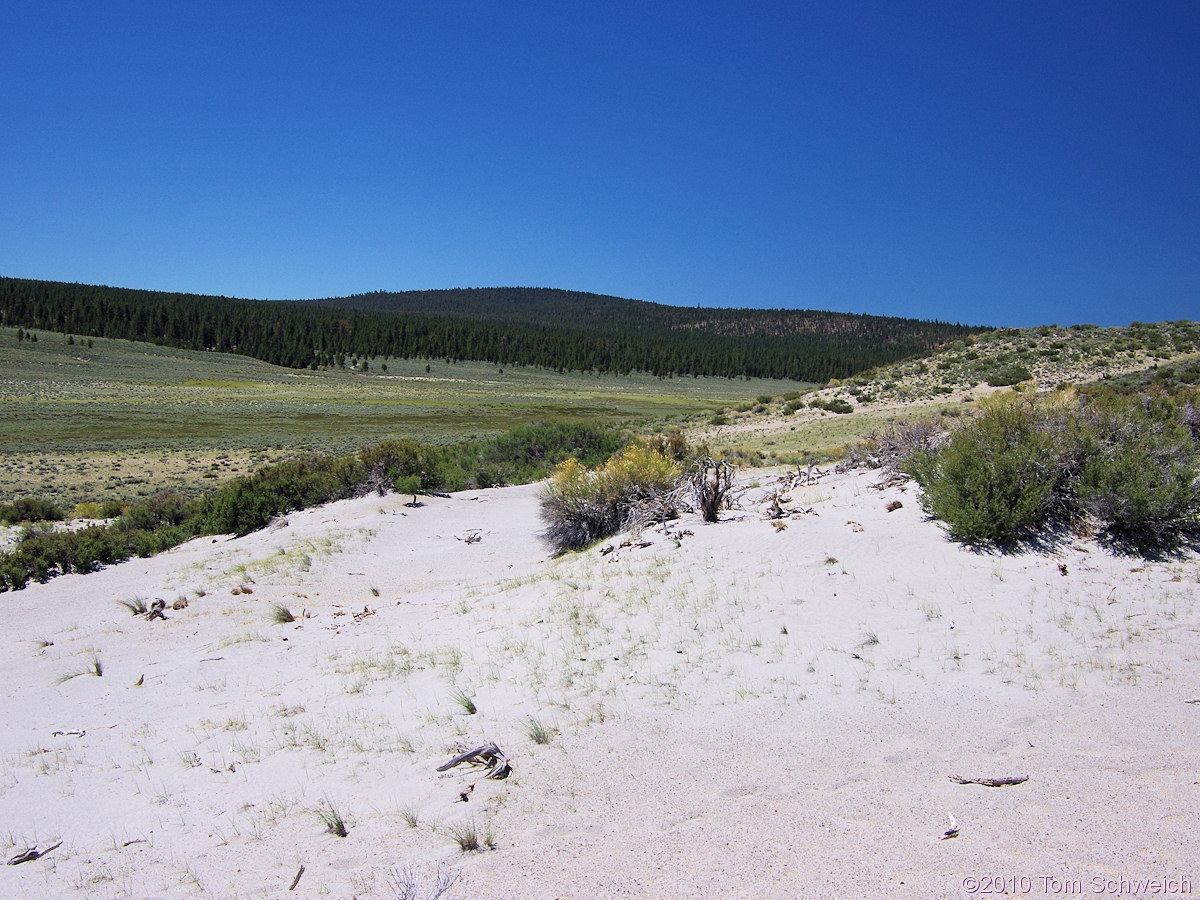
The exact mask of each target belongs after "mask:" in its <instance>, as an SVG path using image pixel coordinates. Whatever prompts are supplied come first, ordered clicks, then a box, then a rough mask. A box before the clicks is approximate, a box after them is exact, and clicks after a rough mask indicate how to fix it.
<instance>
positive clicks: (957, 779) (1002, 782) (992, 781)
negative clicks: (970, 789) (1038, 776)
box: [950, 775, 1029, 788]
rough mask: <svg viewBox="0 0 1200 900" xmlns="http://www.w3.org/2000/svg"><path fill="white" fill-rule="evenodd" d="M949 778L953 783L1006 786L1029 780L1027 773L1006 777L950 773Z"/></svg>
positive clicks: (995, 786) (992, 786)
mask: <svg viewBox="0 0 1200 900" xmlns="http://www.w3.org/2000/svg"><path fill="white" fill-rule="evenodd" d="M950 780H951V781H953V782H954V783H955V784H981V785H983V786H984V787H990V788H997V787H1008V786H1010V785H1014V784H1024V783H1025V782H1027V781H1028V780H1029V776H1028V775H1016V776H1010V777H1006V778H963V777H962V776H961V775H951V776H950Z"/></svg>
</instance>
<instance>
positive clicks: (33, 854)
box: [8, 841, 62, 866]
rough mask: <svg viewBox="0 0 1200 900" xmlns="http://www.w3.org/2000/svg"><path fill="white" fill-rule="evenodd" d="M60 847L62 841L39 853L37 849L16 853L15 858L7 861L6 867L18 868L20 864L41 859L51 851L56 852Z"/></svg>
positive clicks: (32, 848) (31, 848)
mask: <svg viewBox="0 0 1200 900" xmlns="http://www.w3.org/2000/svg"><path fill="white" fill-rule="evenodd" d="M61 846H62V841H59V842H58V843H57V844H51V845H50V846H49V847H47V848H46V849H45V850H41V851H39V850H38V848H37V847H30V848H29V849H28V850H25V851H23V852H21V853H18V854H17V855H16V856H14V857H13V858H12V859H10V860H9V861H8V865H10V866H19V865H20V864H21V863H27V862H33V861H34V860H35V859H41V858H42V857H43V856H45V855H46V854H47V853H49V852H50V851H51V850H56V849H58V848H59V847H61Z"/></svg>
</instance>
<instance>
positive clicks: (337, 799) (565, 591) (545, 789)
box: [0, 473, 1200, 898]
mask: <svg viewBox="0 0 1200 900" xmlns="http://www.w3.org/2000/svg"><path fill="white" fill-rule="evenodd" d="M751 477H757V478H759V480H760V481H761V482H762V487H761V488H759V489H756V490H749V491H747V493H746V494H745V495H744V497H743V500H742V508H741V509H737V510H733V511H731V512H730V513H729V514H728V515H727V516H726V519H725V520H724V521H722V522H720V523H717V524H714V525H705V524H703V523H701V522H699V521H697V520H696V519H695V518H694V517H686V518H685V519H683V520H681V521H679V522H675V523H670V524H669V526H668V529H667V530H668V531H669V532H672V533H677V532H679V531H680V530H681V529H683V530H689V531H691V532H693V534H691V535H685V536H683V537H682V539H681V540H679V541H678V544H677V542H676V541H675V540H671V539H669V538H668V537H667V536H666V535H664V534H663V533H662V531H660V530H648V531H646V532H644V533H643V534H642V535H641V536H640V539H641V540H648V541H651V542H652V544H651V546H648V547H634V546H631V547H626V548H618V549H617V550H616V551H615V552H613V553H611V554H608V555H602V554H601V552H600V550H601V548H599V547H597V548H595V549H593V550H590V551H588V552H586V553H583V554H578V555H572V556H568V557H564V558H561V559H557V560H555V559H551V558H550V557H549V556H548V554H547V552H546V550H545V548H544V546H543V545H542V544H541V543H540V542H539V540H538V539H537V538H536V533H537V531H538V529H539V522H538V519H537V502H536V488H535V487H532V486H529V487H519V488H509V489H503V490H494V491H482V492H471V493H465V494H457V495H455V496H454V497H452V498H450V499H426V500H425V502H424V506H422V507H421V508H418V509H410V508H406V507H405V506H404V501H405V500H406V499H407V498H403V497H396V496H389V497H386V498H379V497H367V498H363V499H361V500H353V501H345V502H341V503H336V504H333V505H331V506H328V507H324V508H321V509H317V510H310V511H307V512H303V513H297V514H293V515H291V516H289V518H288V525H287V527H277V528H274V529H272V530H268V531H265V532H262V533H259V534H255V535H251V536H248V537H245V538H241V539H237V540H234V539H229V538H220V539H218V540H217V541H215V542H214V541H212V540H211V539H208V538H205V539H201V540H197V541H193V542H192V543H190V544H188V545H186V546H184V547H180V548H177V549H176V550H174V551H172V552H170V553H167V554H164V555H162V556H160V557H157V558H154V559H149V560H133V561H130V562H128V563H125V564H122V565H119V566H113V567H111V568H109V569H106V570H104V571H102V572H98V573H95V574H92V575H87V576H67V577H63V578H58V579H55V580H53V581H51V582H50V583H48V584H45V585H34V586H31V587H30V588H28V589H26V590H24V591H21V592H17V593H14V594H6V595H0V604H3V608H4V610H5V622H6V626H5V631H4V639H3V642H2V643H0V672H2V674H3V683H4V688H3V716H4V723H5V728H4V731H3V736H2V737H0V824H2V825H3V828H4V831H0V838H2V839H3V840H4V841H5V842H6V843H7V845H8V848H7V856H9V857H11V856H13V855H15V854H16V853H18V852H20V851H22V850H24V849H26V848H27V847H33V846H36V847H38V848H45V847H48V846H50V845H52V844H54V843H55V842H57V841H60V840H61V841H62V844H61V846H59V847H58V848H57V849H55V850H53V851H52V852H50V853H49V854H48V855H47V856H45V857H43V858H41V859H37V860H35V861H32V862H28V863H24V864H21V865H14V866H4V867H0V896H3V897H14V898H15V897H74V896H89V897H139V898H141V897H192V896H212V897H220V898H226V897H235V896H236V897H241V898H247V897H316V896H331V897H358V898H369V897H395V896H402V894H401V893H400V891H399V889H398V887H397V878H398V876H399V870H400V869H402V868H404V867H408V868H409V870H410V876H411V877H412V878H413V879H417V880H421V881H422V882H423V886H422V893H418V896H421V897H424V896H428V895H429V892H430V890H431V888H432V885H433V874H434V872H435V871H436V869H437V867H438V866H439V864H440V865H441V866H442V867H443V870H444V871H447V872H454V873H457V874H458V875H459V877H460V880H459V882H458V884H457V885H456V886H455V887H453V888H452V889H451V890H450V891H448V892H447V893H446V894H445V896H446V897H447V898H466V897H514V898H515V897H522V898H524V897H545V898H552V897H579V898H592V897H884V896H886V897H960V896H972V894H971V893H970V889H971V888H973V887H975V883H973V882H967V883H966V887H965V888H964V878H970V877H979V878H980V879H986V877H987V876H995V875H1001V876H1007V877H1008V878H1010V879H1011V878H1013V877H1016V878H1018V879H1025V880H1024V881H1021V882H1018V883H1017V885H1016V888H1017V890H1011V891H1010V894H1015V895H1026V896H1057V895H1062V894H1063V893H1064V892H1066V890H1065V889H1069V888H1070V887H1071V886H1072V885H1071V883H1072V882H1078V885H1079V887H1080V890H1079V891H1078V892H1077V893H1079V894H1083V895H1086V896H1126V895H1128V896H1133V895H1134V886H1135V884H1136V881H1137V880H1139V879H1141V880H1144V879H1150V878H1160V879H1162V878H1165V877H1175V878H1180V877H1187V878H1190V879H1191V881H1190V882H1187V883H1185V884H1183V885H1180V884H1179V882H1175V886H1176V888H1178V887H1181V886H1182V887H1189V888H1190V890H1192V891H1197V890H1200V871H1198V870H1200V865H1198V862H1200V838H1198V837H1197V834H1198V833H1200V828H1198V826H1200V813H1198V810H1200V784H1198V782H1200V766H1198V764H1197V759H1198V755H1197V752H1198V751H1200V704H1190V703H1188V702H1187V701H1189V700H1194V699H1200V607H1198V604H1197V596H1198V589H1197V587H1198V586H1197V575H1198V570H1197V566H1196V562H1195V559H1194V558H1192V557H1188V558H1185V559H1178V560H1167V561H1162V562H1150V563H1146V562H1143V561H1141V560H1137V559H1132V558H1123V557H1115V556H1113V555H1111V554H1110V553H1108V552H1107V551H1105V550H1104V549H1102V548H1100V547H1098V546H1097V545H1096V544H1095V543H1093V542H1089V541H1083V540H1080V541H1075V542H1072V543H1071V544H1069V545H1067V546H1064V547H1061V548H1059V549H1058V550H1057V552H1056V554H1055V555H1033V554H1027V555H1017V556H995V555H986V554H976V553H972V552H970V551H968V550H964V549H962V548H961V547H959V546H957V545H955V544H952V543H950V542H948V541H947V540H946V539H945V537H944V536H943V533H942V531H941V530H940V528H939V527H938V526H937V525H936V524H935V523H932V522H928V521H926V520H924V518H923V516H922V515H921V513H920V509H919V506H918V504H917V502H916V497H915V496H914V491H913V489H912V487H911V486H910V487H909V489H907V490H901V489H898V488H892V489H889V490H887V491H884V492H878V491H876V490H873V489H872V488H871V487H870V485H871V483H872V481H873V479H874V477H875V476H874V474H873V473H858V474H850V475H844V476H833V475H830V476H827V477H825V478H824V479H822V480H821V481H820V482H819V483H817V484H815V485H811V486H805V487H799V488H796V489H793V490H791V491H790V503H788V504H787V506H788V507H789V508H791V509H808V508H809V507H811V508H812V513H811V514H803V515H797V516H794V517H792V518H790V519H788V520H787V528H786V529H785V530H782V531H778V532H777V531H776V529H775V527H773V526H772V525H771V524H770V523H769V522H768V521H766V518H765V515H764V508H765V507H764V506H763V504H762V502H761V501H762V500H763V497H764V494H765V493H766V492H767V491H768V490H769V489H770V488H772V487H773V484H772V483H771V482H772V481H773V479H774V476H771V475H768V474H765V473H760V474H758V475H754V476H744V477H743V481H748V480H749V479H750V478H751ZM896 499H899V500H901V501H902V502H903V504H904V505H903V507H902V508H900V509H898V510H896V511H895V512H891V513H889V512H887V511H886V509H885V505H886V504H887V503H888V502H890V501H892V500H896ZM472 529H478V530H479V535H480V538H481V539H480V540H479V541H478V542H474V543H468V542H467V541H465V540H460V539H459V538H464V537H466V536H467V535H468V534H469V532H470V531H471V530H472ZM625 539H627V537H623V538H620V539H617V540H615V541H613V542H612V543H613V545H614V546H615V545H618V544H620V543H621V542H622V541H623V540H625ZM1060 565H1062V566H1065V567H1066V574H1065V575H1064V574H1062V571H1061V569H1060ZM241 586H246V587H249V588H250V590H251V591H252V593H244V592H239V593H238V594H236V595H235V594H234V593H233V591H234V589H235V588H238V589H240V587H241ZM372 589H374V591H377V592H378V596H376V595H375V593H373V591H372ZM199 591H203V592H204V593H203V596H198V592H199ZM134 597H142V598H145V599H146V600H147V601H150V600H152V599H153V598H155V597H161V598H163V599H164V600H166V601H167V603H168V604H171V603H172V602H174V601H175V600H176V599H177V598H179V597H186V598H188V600H189V605H188V606H187V607H186V608H185V609H181V610H178V611H172V610H169V611H168V613H167V615H168V616H169V617H170V618H169V620H168V621H166V622H162V621H155V622H146V621H144V620H143V619H141V618H134V617H132V616H131V615H130V614H129V612H128V611H127V610H125V609H123V608H122V607H121V606H119V605H118V602H117V601H119V600H129V599H132V598H134ZM276 602H279V603H284V604H286V605H287V606H288V607H289V608H290V609H291V610H292V611H293V612H294V613H296V614H297V616H299V615H300V613H301V612H302V611H307V612H308V613H309V614H311V617H310V618H304V619H299V620H298V621H297V623H295V624H290V625H278V624H274V623H273V622H272V620H271V617H270V607H271V604H272V603H276ZM364 609H369V611H370V612H371V613H372V614H371V615H367V616H360V617H359V618H357V619H356V618H355V616H354V614H355V613H362V612H363V611H364ZM785 628H786V633H783V629H785ZM43 640H47V641H53V645H52V646H48V647H44V648H42V647H40V646H39V644H40V642H41V641H43ZM93 658H97V659H99V660H100V662H101V664H102V671H103V675H102V676H101V677H96V676H95V675H93V674H83V675H79V676H78V677H74V678H71V679H69V680H66V681H63V682H61V683H59V679H60V678H61V677H62V676H64V675H69V674H71V673H73V672H79V671H82V670H84V669H85V668H86V667H88V666H89V665H90V664H91V662H92V660H93ZM143 676H144V678H143ZM139 679H143V682H142V685H141V686H135V683H136V682H138V680H139ZM456 689H457V690H462V691H464V692H466V693H467V694H469V695H470V696H472V697H473V698H474V700H475V702H476V704H477V706H478V713H477V714H475V715H468V714H466V712H465V711H464V710H463V709H462V708H461V707H460V706H459V705H458V704H457V703H456V702H455V700H454V692H455V690H456ZM530 719H536V720H538V721H539V722H541V723H542V724H544V725H545V726H547V727H548V728H551V729H557V733H556V734H554V735H553V739H552V740H551V742H550V743H549V744H546V745H539V744H535V743H534V742H533V741H532V740H531V739H530V737H529V735H528V724H529V721H530ZM487 740H495V741H497V742H498V743H499V744H500V746H501V747H502V748H503V749H504V750H505V751H506V752H507V753H508V755H509V756H510V757H511V759H512V761H513V765H514V767H515V772H514V774H513V776H512V777H511V778H509V779H508V780H507V781H501V782H493V781H488V780H485V779H483V778H480V777H478V775H477V774H472V773H471V772H470V771H467V770H465V767H462V768H459V769H456V770H453V771H451V772H448V773H445V774H441V775H439V774H438V773H436V771H435V769H436V768H437V766H438V765H439V764H441V763H442V762H445V761H446V760H447V759H448V758H449V757H450V756H451V755H452V753H453V752H454V748H455V746H456V745H458V744H460V743H462V744H466V745H476V744H481V743H483V742H485V741H487ZM955 774H959V775H963V776H967V777H992V778H995V777H1002V776H1016V775H1022V776H1024V775H1027V776H1029V780H1028V781H1027V782H1026V783H1024V784H1021V785H1018V786H1012V787H1000V788H987V787H981V786H978V785H959V784H955V783H953V782H951V781H950V779H949V776H951V775H955ZM472 783H474V785H475V787H474V790H473V791H472V792H471V793H470V794H469V795H468V796H469V799H468V800H467V801H466V802H461V801H459V799H458V797H459V793H460V792H461V791H463V790H464V789H465V788H466V787H467V785H469V784H472ZM327 802H328V803H331V804H332V805H333V806H334V807H336V809H337V810H338V811H339V812H340V813H341V815H342V817H343V818H344V821H345V823H346V825H347V828H348V830H349V836H348V837H345V838H339V837H336V836H334V835H332V834H329V833H327V832H326V831H325V827H324V824H323V823H322V821H321V819H320V818H319V817H318V815H317V813H316V812H315V811H316V810H318V809H321V808H323V805H324V804H325V803H327ZM406 813H408V814H415V815H416V817H417V819H418V824H417V826H416V827H415V828H410V827H408V825H407V824H406V822H405V819H404V816H405V814H406ZM948 814H950V815H953V817H954V818H955V820H956V821H957V823H958V826H959V829H960V832H959V835H958V836H957V837H955V838H953V839H950V840H942V839H941V838H942V836H943V834H944V832H945V831H946V829H948V828H949V827H950V821H949V818H948ZM472 821H473V822H474V823H476V824H477V826H478V830H479V831H480V833H483V832H485V831H491V832H493V833H494V837H495V844H496V849H495V850H492V851H488V852H477V853H469V854H464V853H462V852H460V850H459V848H458V846H457V845H456V844H455V842H454V841H453V840H452V838H451V837H449V836H448V835H449V832H450V831H451V830H452V829H453V828H454V827H456V826H461V825H462V824H465V823H468V822H472ZM301 865H303V866H304V867H305V872H304V875H303V877H302V878H301V880H300V882H299V885H298V886H297V888H296V890H295V892H289V891H288V887H289V885H290V884H291V882H292V879H293V878H294V877H295V875H296V873H297V871H298V869H299V867H300V866H301ZM1051 878H1057V879H1060V881H1059V882H1054V881H1049V880H1046V879H1051ZM1122 878H1123V879H1125V883H1124V884H1121V883H1116V884H1110V883H1109V882H1110V881H1116V880H1118V879H1122ZM987 886H988V883H987V882H986V881H981V882H980V883H979V885H978V887H979V890H978V893H979V894H982V893H984V889H985V888H986V887H987ZM1163 886H1164V887H1169V886H1170V885H1163ZM995 887H999V885H998V884H997V885H995ZM1097 887H1099V888H1101V890H1100V891H1099V892H1098V891H1097V890H1096V888H1097ZM1108 887H1114V888H1127V890H1126V892H1125V893H1124V894H1122V893H1121V892H1120V891H1115V892H1106V891H1105V889H1106V888H1108ZM996 892H997V891H992V893H996ZM1143 893H1150V891H1149V889H1148V888H1147V889H1146V890H1144V891H1143ZM1175 893H1180V891H1179V890H1176V891H1175Z"/></svg>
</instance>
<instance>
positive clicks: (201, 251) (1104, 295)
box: [0, 0, 1200, 325]
mask: <svg viewBox="0 0 1200 900" xmlns="http://www.w3.org/2000/svg"><path fill="white" fill-rule="evenodd" d="M0 35H3V46H4V52H3V53H0V121H3V123H4V139H3V142H2V143H0V274H3V275H13V276H20V277H31V278H47V279H53V280H61V281H79V282H87V283H103V284H113V285H120V286H124V287H139V288H150V289H157V290H178V291H192V292H199V293H211V294H224V295H227V296H244V297H259V298H272V299H280V298H302V297H321V296H331V295H341V294H349V293H355V292H361V291H369V290H375V289H386V290H405V289H413V288H440V287H467V286H490V285H532V286H546V287H561V288H568V289H573V290H585V291H595V292H598V293H606V294H615V295H618V296H624V297H636V298H639V299H645V300H653V301H657V302H663V303H674V304H686V305H696V304H699V305H703V306H758V307H798V308H813V309H832V310H843V311H848V312H869V313H878V314H887V315H908V316H918V317H922V318H940V319H943V320H950V321H960V322H969V323H990V324H1001V325H1034V324H1043V323H1051V322H1056V323H1059V324H1063V325H1067V324H1073V323H1076V322H1096V323H1098V324H1103V325H1110V324H1127V323H1128V322H1130V321H1133V320H1142V321H1160V320H1165V319H1172V320H1173V319H1180V318H1191V319H1200V3H1196V2H1194V0H1192V2H1176V3H1160V2H1153V0H1150V2H1138V3H1133V2H1129V3H1109V2H1103V0H1100V2H1095V0H1093V2H1086V3H1083V2H1080V3H1076V2H1063V3H1054V2H1045V0H1042V2H1037V3H1025V2H1019V0H1018V2H1014V0H1006V2H992V0H982V2H970V3H962V2H955V3H949V2H947V3H896V2H894V0H893V2H861V3H847V2H844V0H843V2H838V3H827V2H813V3H786V4H784V3H770V4H750V6H749V7H746V6H745V5H735V4H732V3H729V4H724V3H705V2H689V3H656V4H651V3H644V2H643V3H625V2H619V0H617V2H605V3H563V2H561V0H559V2H552V3H542V2H525V3H521V4H505V3H466V2H454V0H446V2H441V3H436V4H434V3H430V4H415V3H403V2H393V3H353V2H349V3H342V4H303V3H294V4H284V3H256V2H239V3H225V2H221V0H214V2H208V3H179V4H166V3H161V2H147V3H132V2H111V3H110V2H106V3H90V2H83V3H71V4H65V3H57V2H48V3H37V4H34V3H15V2H9V3H5V4H2V5H0Z"/></svg>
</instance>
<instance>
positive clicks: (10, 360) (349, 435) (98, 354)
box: [0, 329, 797, 505]
mask: <svg viewBox="0 0 1200 900" xmlns="http://www.w3.org/2000/svg"><path fill="white" fill-rule="evenodd" d="M86 340H87V339H83V338H76V339H75V342H74V343H68V339H67V336H65V335H61V334H54V333H50V332H42V333H41V334H40V339H39V340H38V341H36V342H31V341H28V340H25V341H21V342H18V341H17V340H16V329H0V413H2V414H0V498H4V499H10V498H12V497H13V496H15V495H18V494H20V495H24V494H35V495H38V496H42V497H46V498H48V499H51V500H55V501H56V502H59V503H62V504H68V505H74V504H75V503H77V502H80V501H83V500H107V499H118V500H133V499H137V498H139V497H145V496H149V495H152V494H154V493H156V492H157V491H159V490H161V489H164V488H166V489H170V490H173V491H177V492H180V493H184V494H194V493H196V492H197V491H199V490H201V489H203V488H204V487H208V486H212V485H215V484H217V483H219V482H221V481H224V480H226V479H228V478H230V477H232V476H234V475H238V474H245V473H248V472H251V471H253V470H255V469H257V468H259V467H260V466H262V465H264V464H266V463H269V462H274V461H276V460H279V459H284V458H289V457H294V456H297V455H302V454H308V453H317V452H330V453H343V452H348V451H350V450H354V449H357V448H360V447H362V446H366V445H371V444H375V443H379V442H380V441H383V440H388V439H393V438H398V437H403V438H409V439H413V440H419V441H424V442H430V443H449V442H453V441H458V440H466V439H470V438H476V437H483V436H488V435H492V434H497V433H499V432H503V431H506V430H508V429H510V428H512V427H514V426H516V425H521V424H526V423H532V422H539V421H562V420H570V421H588V422H592V423H600V424H613V425H630V426H634V427H637V426H641V427H645V426H646V425H648V424H649V423H661V422H664V421H669V420H672V419H676V418H679V417H682V416H685V415H688V414H691V413H695V412H696V411H698V410H706V409H715V408H719V407H722V406H727V405H730V404H733V403H738V402H740V401H741V400H742V399H744V398H745V397H748V396H753V395H755V394H762V393H771V394H777V393H782V392H784V391H787V390H794V389H795V388H796V387H797V385H796V383H794V382H778V381H762V380H753V379H728V378H673V379H659V378H655V377H651V376H645V375H629V376H610V375H602V376H597V375H586V374H581V373H577V372H576V373H559V372H552V371H547V370H544V369H532V368H515V369H514V368H508V369H501V368H499V367H496V366H490V365H486V364H480V363H471V362H461V361H460V362H458V363H448V362H446V361H445V360H428V361H427V360H396V359H389V360H378V359H375V360H370V361H369V362H368V365H369V369H368V370H367V371H366V372H363V371H344V370H332V371H327V370H322V371H306V370H292V369H285V368H281V367H278V366H272V365H268V364H267V363H263V362H260V361H258V360H254V359H249V358H246V357H242V356H233V355H229V354H220V353H202V352H191V351H186V350H175V349H172V348H168V347H157V346H154V345H152V344H140V343H133V342H129V341H117V340H105V339H101V338H94V339H92V340H91V342H92V344H93V346H91V347H88V346H87V345H86V343H85V341H86ZM384 365H386V366H387V371H386V373H385V372H384V371H383V366H384ZM426 367H428V371H426Z"/></svg>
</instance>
